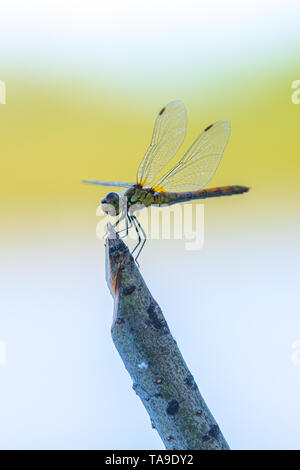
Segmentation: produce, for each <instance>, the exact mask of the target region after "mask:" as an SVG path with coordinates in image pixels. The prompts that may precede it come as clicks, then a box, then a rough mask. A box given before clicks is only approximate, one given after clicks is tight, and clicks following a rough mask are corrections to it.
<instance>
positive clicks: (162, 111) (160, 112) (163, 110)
mask: <svg viewBox="0 0 300 470" xmlns="http://www.w3.org/2000/svg"><path fill="white" fill-rule="evenodd" d="M165 110H166V107H164V108H163V109H161V110H160V111H159V115H160V116H161V115H162V114H163V113H164V112H165Z"/></svg>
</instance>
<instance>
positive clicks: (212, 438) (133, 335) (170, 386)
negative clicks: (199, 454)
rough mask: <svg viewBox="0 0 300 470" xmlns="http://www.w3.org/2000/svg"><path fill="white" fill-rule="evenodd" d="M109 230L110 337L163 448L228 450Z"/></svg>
mask: <svg viewBox="0 0 300 470" xmlns="http://www.w3.org/2000/svg"><path fill="white" fill-rule="evenodd" d="M108 229H109V238H108V239H107V243H106V278H107V283H108V286H109V288H110V291H111V293H112V296H113V298H114V303H115V308H114V319H113V324H112V338H113V342H114V344H115V346H116V348H117V350H118V352H119V354H120V356H121V358H122V360H123V362H124V365H125V367H126V369H127V371H128V372H129V374H130V376H131V378H132V380H133V389H134V390H135V392H136V393H137V395H138V396H139V397H140V399H141V400H142V402H143V405H144V406H145V408H146V410H147V412H148V413H149V416H150V420H151V424H152V426H153V428H155V429H156V430H157V431H158V433H159V435H160V437H161V439H162V440H163V442H164V445H165V447H166V449H184V450H187V449H203V450H206V449H207V450H214V449H226V450H227V449H229V446H228V444H227V442H226V440H225V438H224V437H223V435H222V433H221V431H220V429H219V426H218V425H217V423H216V421H215V419H214V417H213V416H212V414H211V412H210V411H209V409H208V407H207V405H206V403H205V401H204V399H203V398H202V396H201V394H200V392H199V389H198V387H197V385H196V383H195V381H194V378H193V376H192V374H191V373H190V371H189V369H188V367H187V365H186V363H185V361H184V359H183V357H182V355H181V353H180V351H179V348H178V346H177V343H176V341H175V340H174V338H173V337H172V335H171V332H170V330H169V327H168V325H167V322H166V320H165V318H164V316H163V314H162V311H161V309H160V307H159V305H158V304H157V303H156V302H155V300H154V299H153V297H152V295H151V293H150V292H149V290H148V288H147V286H146V284H145V281H144V280H143V278H142V276H141V274H140V271H139V269H138V267H137V265H136V263H135V262H134V260H133V258H132V256H131V255H130V253H129V250H128V248H127V247H126V245H125V244H124V242H123V241H122V240H121V239H120V238H119V237H118V236H116V233H115V231H114V230H113V229H112V227H111V226H109V227H108ZM166 288H167V287H166Z"/></svg>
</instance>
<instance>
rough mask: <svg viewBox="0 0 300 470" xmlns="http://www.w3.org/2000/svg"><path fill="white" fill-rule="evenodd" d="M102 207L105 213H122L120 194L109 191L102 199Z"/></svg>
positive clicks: (113, 214)
mask: <svg viewBox="0 0 300 470" xmlns="http://www.w3.org/2000/svg"><path fill="white" fill-rule="evenodd" d="M101 209H102V210H103V212H105V214H107V215H111V216H115V215H119V213H120V196H119V194H117V193H108V194H107V195H106V196H105V198H104V199H102V201H101Z"/></svg>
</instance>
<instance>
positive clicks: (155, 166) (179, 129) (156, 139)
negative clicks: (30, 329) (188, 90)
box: [137, 101, 187, 186]
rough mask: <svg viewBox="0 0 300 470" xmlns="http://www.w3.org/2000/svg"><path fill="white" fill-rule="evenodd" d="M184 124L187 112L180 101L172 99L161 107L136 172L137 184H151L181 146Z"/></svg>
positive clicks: (184, 129)
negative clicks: (149, 142)
mask: <svg viewBox="0 0 300 470" xmlns="http://www.w3.org/2000/svg"><path fill="white" fill-rule="evenodd" d="M186 126H187V114H186V109H185V107H184V104H183V103H182V102H181V101H172V102H171V103H169V104H167V105H166V106H165V107H164V108H162V109H161V111H160V112H159V114H158V116H157V118H156V121H155V125H154V131H153V135H152V140H151V144H150V146H149V148H148V150H147V152H146V154H145V156H144V158H143V160H142V161H141V164H140V166H139V169H138V172H137V182H138V183H139V184H142V185H144V184H147V185H149V186H151V183H152V182H153V180H154V178H155V177H156V176H157V175H158V174H159V172H160V171H161V170H162V169H163V168H164V166H165V165H166V164H167V163H168V162H169V160H171V159H172V158H173V157H174V155H175V154H176V152H177V151H178V149H179V147H180V146H181V144H182V142H183V140H184V137H185V132H186Z"/></svg>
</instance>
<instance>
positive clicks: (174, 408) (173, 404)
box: [166, 400, 179, 415]
mask: <svg viewBox="0 0 300 470" xmlns="http://www.w3.org/2000/svg"><path fill="white" fill-rule="evenodd" d="M178 410H179V403H178V401H177V400H171V401H169V403H168V406H167V409H166V412H167V414H168V415H175V414H176V413H177V412H178Z"/></svg>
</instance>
